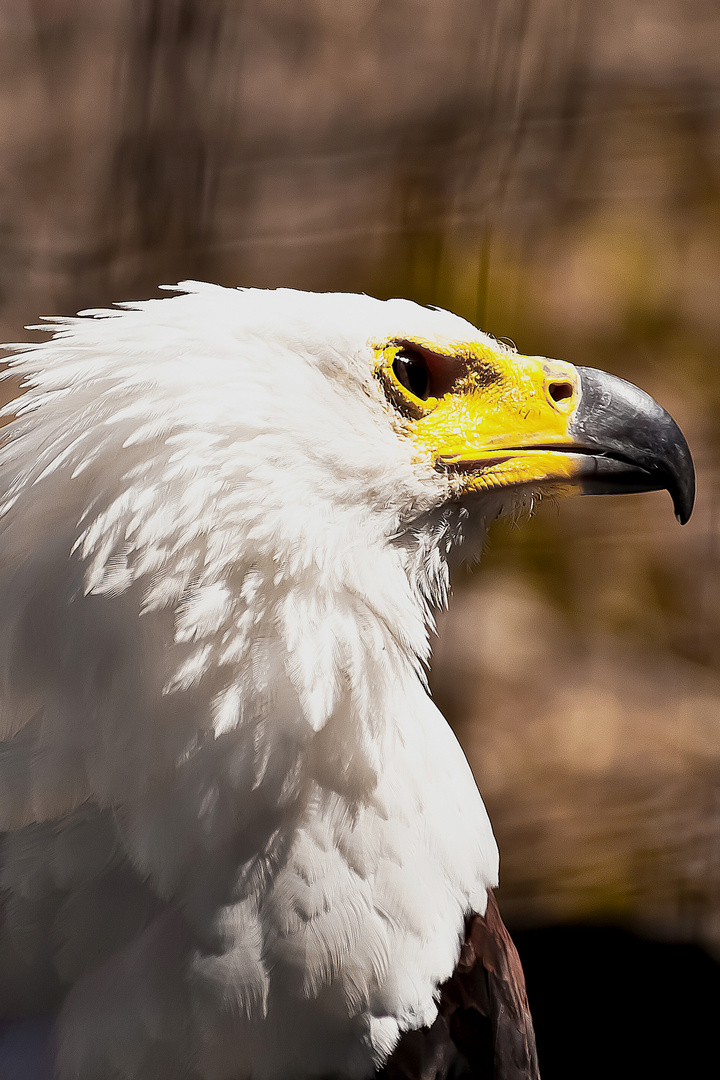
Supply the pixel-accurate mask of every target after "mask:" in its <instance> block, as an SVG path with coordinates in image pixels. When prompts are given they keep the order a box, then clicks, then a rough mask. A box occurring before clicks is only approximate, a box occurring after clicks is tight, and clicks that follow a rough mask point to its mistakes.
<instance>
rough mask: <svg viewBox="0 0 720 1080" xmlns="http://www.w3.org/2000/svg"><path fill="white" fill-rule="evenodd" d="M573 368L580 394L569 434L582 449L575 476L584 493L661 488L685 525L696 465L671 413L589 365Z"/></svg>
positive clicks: (631, 387) (633, 387) (691, 506)
mask: <svg viewBox="0 0 720 1080" xmlns="http://www.w3.org/2000/svg"><path fill="white" fill-rule="evenodd" d="M577 370H578V374H579V376H580V385H581V387H582V396H581V399H580V403H579V405H578V408H577V411H576V413H575V415H574V416H573V418H572V420H571V422H570V424H569V425H568V433H569V435H570V437H571V438H572V439H574V440H576V442H577V444H578V447H579V448H580V447H581V448H582V458H584V460H581V461H580V462H578V465H579V469H578V473H577V477H578V480H579V481H580V484H581V487H582V490H583V492H585V493H586V494H589V495H593V494H599V495H602V494H608V493H609V494H612V493H620V492H633V491H660V490H662V489H664V488H666V489H667V490H668V491H669V492H670V496H671V498H672V501H673V506H674V508H675V516H676V518H677V519H678V521H679V522H680V524H681V525H684V524H685V523H686V521H688V520H689V518H690V515H691V513H692V508H693V503H694V502H695V469H694V468H693V462H692V457H691V455H690V449H689V447H688V444H687V442H686V440H685V436H684V435H683V433H682V431H681V430H680V428H679V427H678V426H677V424H676V423H675V421H674V420H673V418H672V416H670V414H669V413H667V412H665V410H664V409H663V408H661V406H660V405H658V403H657V402H656V401H655V400H654V399H653V398H651V397H650V395H649V394H646V393H645V392H644V391H642V390H639V389H638V387H637V386H633V384H632V383H629V382H625V381H624V380H623V379H618V378H615V376H613V375H607V374H606V373H605V372H604V371H596V370H595V369H594V368H578V369H577Z"/></svg>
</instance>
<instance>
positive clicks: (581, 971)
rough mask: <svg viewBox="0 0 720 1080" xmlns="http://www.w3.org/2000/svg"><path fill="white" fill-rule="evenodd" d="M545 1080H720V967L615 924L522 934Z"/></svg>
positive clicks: (692, 951) (519, 940)
mask: <svg viewBox="0 0 720 1080" xmlns="http://www.w3.org/2000/svg"><path fill="white" fill-rule="evenodd" d="M513 938H514V940H515V943H516V945H517V948H518V951H519V953H520V957H521V959H522V962H523V966H524V968H525V976H526V980H527V991H528V997H529V999H530V1007H531V1009H532V1013H533V1018H534V1021H535V1032H536V1035H537V1046H538V1055H539V1058H540V1071H541V1074H542V1077H543V1080H565V1078H567V1080H571V1078H572V1080H579V1078H581V1077H582V1080H595V1078H597V1080H600V1078H602V1080H608V1078H609V1077H612V1078H613V1080H622V1078H625V1077H626V1078H627V1080H644V1078H646V1077H647V1078H652V1080H661V1078H663V1077H683V1078H687V1080H695V1078H698V1080H699V1078H705V1077H707V1078H709V1077H714V1076H720V1041H719V1040H718V1017H719V1016H720V964H718V963H716V962H715V961H714V960H713V959H712V958H711V957H710V956H709V955H708V953H706V952H705V951H704V950H703V949H701V948H699V947H698V946H696V945H685V944H666V943H664V942H658V941H651V940H647V939H645V938H641V937H638V936H636V935H635V934H632V933H630V932H628V931H626V930H620V929H617V928H613V927H599V926H598V927H591V926H550V927H545V928H542V929H536V930H524V931H519V932H515V933H514V934H513Z"/></svg>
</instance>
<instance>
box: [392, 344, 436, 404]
mask: <svg viewBox="0 0 720 1080" xmlns="http://www.w3.org/2000/svg"><path fill="white" fill-rule="evenodd" d="M392 369H393V371H394V372H395V377H396V378H397V380H398V382H399V383H401V384H402V386H404V387H405V389H406V390H409V391H410V393H411V394H413V395H414V396H415V397H416V398H420V400H421V401H427V399H428V397H429V396H430V368H429V367H428V362H427V360H426V358H425V357H424V356H423V354H422V353H421V352H420V351H419V350H418V349H412V348H410V347H408V346H405V347H403V348H402V349H400V350H399V351H398V352H397V353H396V354H395V359H394V360H393V365H392Z"/></svg>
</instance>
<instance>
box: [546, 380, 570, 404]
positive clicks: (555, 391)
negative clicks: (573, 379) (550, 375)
mask: <svg viewBox="0 0 720 1080" xmlns="http://www.w3.org/2000/svg"><path fill="white" fill-rule="evenodd" d="M548 393H549V394H550V397H551V398H552V399H553V401H565V400H566V398H571V397H572V396H573V384H572V383H569V382H553V383H550V386H549V387H548Z"/></svg>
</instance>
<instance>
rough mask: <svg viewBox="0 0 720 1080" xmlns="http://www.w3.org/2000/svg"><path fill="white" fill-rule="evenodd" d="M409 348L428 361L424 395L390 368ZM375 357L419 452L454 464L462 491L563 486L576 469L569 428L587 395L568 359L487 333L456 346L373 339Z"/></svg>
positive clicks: (447, 465) (426, 458) (410, 352)
mask: <svg viewBox="0 0 720 1080" xmlns="http://www.w3.org/2000/svg"><path fill="white" fill-rule="evenodd" d="M408 355H409V356H410V357H411V359H412V357H413V356H416V357H417V358H418V363H422V362H425V363H426V364H427V365H428V368H429V369H430V372H431V378H430V383H429V391H430V392H429V393H428V396H427V397H426V398H425V399H422V398H420V397H418V396H417V395H416V394H414V393H412V392H411V390H410V389H408V387H407V386H405V385H403V383H402V382H401V381H400V379H399V378H398V375H397V374H396V371H395V370H394V369H393V365H394V363H395V361H396V359H397V358H398V356H400V358H402V357H407V356H408ZM376 356H377V362H378V366H377V372H376V373H377V376H378V378H379V379H380V381H381V383H382V385H383V386H384V388H385V391H386V394H387V395H388V397H389V399H390V400H391V402H392V403H393V405H394V406H395V407H396V408H397V409H398V410H399V411H400V413H401V414H402V415H403V416H404V417H405V421H404V428H405V431H406V434H407V435H408V436H409V438H411V439H412V441H413V442H414V444H415V446H416V447H417V454H418V460H424V461H427V462H428V463H429V464H432V465H433V466H435V467H437V468H447V469H448V470H449V471H451V472H453V473H454V474H455V475H456V478H457V483H458V488H459V490H460V491H461V492H462V493H470V492H481V491H488V490H491V489H494V488H500V487H509V486H515V485H520V484H533V483H542V484H543V485H546V484H551V485H553V486H555V485H556V484H557V485H559V486H560V487H563V486H565V485H566V484H568V483H569V482H571V481H572V479H573V477H575V476H576V475H577V474H578V473H579V470H580V467H581V463H582V459H581V458H580V457H579V455H578V454H577V453H573V448H575V449H576V450H577V444H576V443H575V442H574V440H573V437H572V436H571V435H570V433H569V425H570V422H571V420H572V418H573V416H574V414H575V412H576V409H577V406H578V404H579V401H580V395H581V389H580V379H579V376H578V373H577V371H576V369H575V368H574V367H573V366H572V364H568V363H565V362H564V361H561V360H547V359H545V358H544V357H533V356H521V355H519V354H518V353H514V352H512V351H511V350H510V349H506V348H504V347H503V346H501V345H494V344H492V343H488V342H484V341H480V342H470V343H468V342H461V343H457V344H453V345H452V346H450V347H448V345H447V344H444V345H443V346H441V347H439V346H438V345H436V344H433V343H431V342H427V341H422V340H413V341H409V340H407V341H402V342H391V343H389V344H385V345H384V346H380V347H377V348H376ZM549 447H552V449H549Z"/></svg>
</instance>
